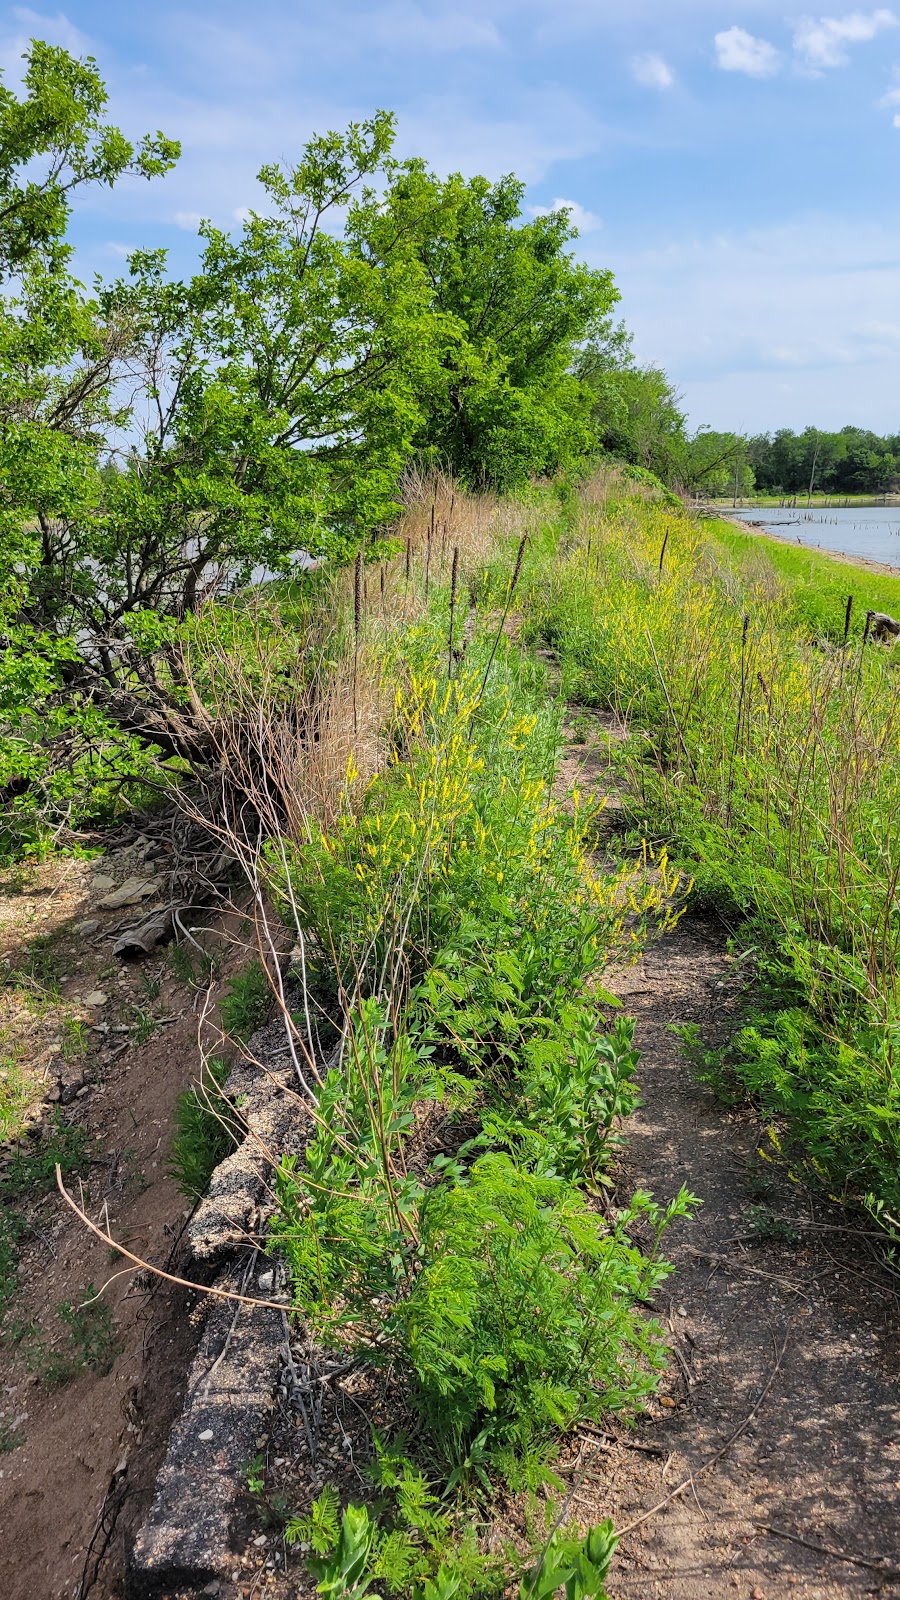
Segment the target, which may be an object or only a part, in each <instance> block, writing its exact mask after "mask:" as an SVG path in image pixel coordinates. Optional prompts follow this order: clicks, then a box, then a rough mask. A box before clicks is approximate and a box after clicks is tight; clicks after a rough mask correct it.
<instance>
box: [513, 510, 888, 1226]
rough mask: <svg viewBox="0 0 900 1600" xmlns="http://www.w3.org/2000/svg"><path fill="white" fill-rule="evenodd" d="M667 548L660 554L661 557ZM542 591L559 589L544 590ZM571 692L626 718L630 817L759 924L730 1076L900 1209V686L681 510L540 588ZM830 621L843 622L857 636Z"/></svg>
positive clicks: (758, 565)
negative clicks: (754, 1007)
mask: <svg viewBox="0 0 900 1600" xmlns="http://www.w3.org/2000/svg"><path fill="white" fill-rule="evenodd" d="M664 545H665V555H664V559H663V560H661V553H662V551H663V546H664ZM548 591H549V592H548ZM530 615H531V617H532V623H531V625H532V628H533V629H534V631H536V632H539V633H540V634H541V635H542V636H543V637H544V638H545V639H547V640H549V641H550V642H552V643H553V644H554V645H556V647H557V648H558V650H559V652H560V657H561V660H562V663H563V671H564V677H565V681H566V684H567V687H568V691H569V693H570V694H571V695H572V696H573V697H575V698H580V699H582V700H584V701H587V702H589V703H593V704H596V705H602V706H608V707H611V708H614V709H615V710H616V711H617V712H618V713H619V714H620V715H621V716H622V717H624V718H625V719H626V720H627V722H628V724H629V726H630V729H631V738H630V740H629V741H628V744H627V747H626V754H625V767H626V777H627V789H628V804H629V806H630V809H631V812H632V816H633V819H634V820H635V821H636V822H637V823H639V824H640V826H641V827H642V828H643V829H645V830H648V831H650V832H652V833H653V834H655V835H656V836H659V835H662V836H663V837H665V838H666V839H668V840H670V841H672V842H673V843H674V847H675V848H676V849H677V852H678V854H679V856H680V857H681V858H682V859H683V860H684V861H685V862H686V863H687V864H689V869H690V871H691V872H692V873H693V875H694V877H695V879H696V882H697V890H698V892H699V893H700V894H701V895H704V894H705V895H706V896H708V897H711V898H712V899H714V900H715V901H716V902H718V903H719V904H723V903H724V904H726V905H727V906H729V907H730V908H731V910H732V911H737V912H739V913H741V914H742V915H743V916H745V917H746V918H747V919H748V927H747V936H748V937H747V942H748V943H749V944H753V943H756V944H757V945H758V946H759V947H760V949H761V954H760V959H759V975H760V979H761V986H762V997H763V1004H762V1005H761V1007H760V1009H759V1014H758V1015H756V1016H755V1017H754V1018H752V1019H751V1020H750V1021H748V1024H747V1026H746V1027H744V1028H743V1029H742V1030H741V1031H740V1032H739V1033H738V1034H737V1036H736V1037H735V1039H734V1040H733V1041H732V1044H731V1047H730V1051H729V1055H728V1063H729V1066H730V1069H731V1071H732V1072H733V1073H735V1074H736V1075H737V1077H738V1079H739V1080H740V1082H741V1083H742V1084H743V1085H744V1086H745V1087H746V1088H747V1089H749V1090H750V1091H751V1092H752V1093H753V1094H754V1095H755V1096H756V1097H757V1098H758V1100H759V1102H760V1104H761V1105H762V1106H763V1107H764V1109H765V1110H766V1111H767V1112H769V1113H772V1114H779V1115H783V1116H784V1117H785V1118H786V1119H787V1121H788V1123H789V1124H790V1126H791V1128H792V1129H793V1130H794V1132H795V1133H796V1134H797V1135H798V1136H799V1139H800V1140H801V1141H802V1144H803V1146H804V1147H805V1149H806V1152H807V1154H808V1158H809V1160H810V1162H811V1164H812V1166H813V1167H814V1168H815V1169H816V1170H817V1171H818V1173H819V1175H820V1176H821V1177H822V1178H824V1179H826V1180H827V1181H828V1183H829V1184H832V1185H838V1186H839V1188H840V1190H841V1192H842V1193H845V1194H847V1195H852V1196H854V1197H856V1198H858V1199H862V1200H868V1203H869V1204H870V1205H871V1206H873V1207H874V1208H875V1209H882V1208H884V1207H887V1208H888V1212H889V1213H890V1215H891V1216H892V1217H893V1218H894V1219H896V1217H897V1216H898V1212H897V1209H896V1208H897V1206H898V1205H900V1162H898V1157H900V1063H898V1060H897V1056H896V1050H897V1044H898V1022H900V1010H898V998H900V997H898V973H900V911H898V899H897V891H898V880H900V839H898V835H897V831H896V828H895V827H894V826H893V822H892V819H893V818H895V817H896V815H897V809H898V806H900V765H898V760H897V757H898V753H900V680H898V679H897V676H896V673H895V670H894V668H893V666H892V663H891V657H890V655H889V654H888V653H886V652H885V651H883V650H882V649H881V648H879V647H873V646H871V645H867V646H865V648H864V647H863V644H862V641H861V639H860V636H859V634H858V633H857V635H856V636H855V641H854V638H853V636H851V639H850V642H849V643H848V646H847V648H839V647H838V648H835V647H831V646H829V645H828V644H827V642H825V643H819V642H817V641H815V640H811V638H810V628H809V625H808V622H807V620H806V619H805V617H803V616H802V615H801V616H798V612H797V608H796V603H795V599H794V597H793V596H792V594H791V591H790V589H789V587H787V586H786V584H785V583H784V582H783V581H781V580H780V579H779V577H778V576H777V575H776V573H775V572H774V571H773V570H772V568H771V567H767V565H766V563H765V561H764V559H762V558H761V556H760V555H759V554H758V553H757V552H755V551H754V552H753V553H752V559H750V560H748V561H747V562H746V563H745V564H743V565H742V564H741V563H739V562H735V561H729V560H728V559H727V557H726V554H725V553H724V552H723V550H722V548H721V546H720V545H718V544H717V543H716V542H715V541H714V540H710V538H708V537H707V535H706V534H705V532H704V530H703V528H702V527H701V526H698V525H697V524H695V523H693V522H692V521H690V520H688V519H687V518H686V517H685V516H683V515H681V516H679V515H677V514H675V513H673V512H672V511H671V509H670V508H661V507H658V506H654V505H652V504H651V505H647V504H640V505H639V504H637V503H632V504H629V505H625V506H624V507H621V508H619V509H618V510H613V511H612V512H610V511H607V514H606V515H605V517H603V518H602V519H598V520H596V521H595V523H594V526H593V528H592V549H591V553H590V554H588V550H587V538H586V536H585V530H582V533H581V537H580V539H579V541H578V542H577V544H576V545H575V547H574V548H572V549H571V550H569V551H568V552H567V553H564V554H563V556H562V559H561V560H560V561H559V563H558V565H557V566H556V567H555V569H554V570H553V571H552V572H551V573H548V574H546V575H545V583H544V587H543V589H541V588H540V587H538V586H537V585H536V586H535V587H534V589H533V591H532V596H531V602H530ZM845 615H846V611H845V608H844V607H842V608H841V617H840V628H839V629H838V619H837V616H835V619H834V629H833V631H840V632H842V631H843V623H844V617H845Z"/></svg>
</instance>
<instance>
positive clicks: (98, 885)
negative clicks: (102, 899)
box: [91, 872, 116, 894]
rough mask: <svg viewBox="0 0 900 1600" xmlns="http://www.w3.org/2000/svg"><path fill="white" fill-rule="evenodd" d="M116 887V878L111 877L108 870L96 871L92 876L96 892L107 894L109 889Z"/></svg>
mask: <svg viewBox="0 0 900 1600" xmlns="http://www.w3.org/2000/svg"><path fill="white" fill-rule="evenodd" d="M115 887H116V880H115V878H111V877H110V876H109V873H107V872H95V873H94V875H93V877H92V878H91V890H92V892H93V893H94V894H105V893H106V890H107V889H114V888H115Z"/></svg>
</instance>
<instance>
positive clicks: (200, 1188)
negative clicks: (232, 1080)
mask: <svg viewBox="0 0 900 1600" xmlns="http://www.w3.org/2000/svg"><path fill="white" fill-rule="evenodd" d="M229 1070H230V1069H229V1066H228V1063H227V1062H226V1061H223V1060H221V1059H220V1058H217V1057H213V1058H212V1059H211V1060H210V1061H208V1062H207V1063H206V1067H205V1069H204V1072H203V1077H202V1079H201V1082H200V1083H199V1084H198V1085H196V1086H195V1087H194V1088H192V1089H186V1090H185V1091H184V1092H183V1093H182V1094H180V1095H179V1096H178V1100H177V1102H176V1106H175V1135H174V1137H173V1139H172V1148H171V1155H170V1160H169V1172H170V1173H171V1174H172V1176H173V1178H174V1179H175V1182H176V1183H177V1185H178V1187H179V1189H180V1190H181V1192H182V1194H183V1195H185V1196H186V1197H187V1199H189V1200H192V1201H193V1200H198V1199H199V1198H200V1197H201V1195H204V1194H205V1193H206V1190H207V1188H208V1187H209V1180H210V1178H211V1177H212V1175H213V1172H214V1171H215V1169H216V1167H217V1166H218V1165H219V1162H220V1161H224V1159H225V1157H226V1156H227V1155H228V1154H229V1152H230V1151H231V1150H233V1149H234V1148H235V1145H236V1143H237V1120H236V1117H235V1113H234V1110H233V1109H232V1107H231V1105H230V1103H229V1101H228V1100H226V1098H225V1096H224V1095H223V1093H222V1086H223V1084H224V1082H225V1079H226V1078H227V1077H228V1073H229Z"/></svg>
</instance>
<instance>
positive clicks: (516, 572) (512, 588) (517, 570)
mask: <svg viewBox="0 0 900 1600" xmlns="http://www.w3.org/2000/svg"><path fill="white" fill-rule="evenodd" d="M527 543H528V535H527V533H523V535H522V537H521V539H520V540H519V551H518V555H517V556H516V564H515V567H514V568H513V575H512V578H511V580H510V585H509V588H508V590H507V592H506V604H505V606H504V607H503V615H502V617H501V618H500V624H499V627H498V628H497V632H496V633H495V634H494V642H493V644H492V645H491V653H490V655H489V656H488V663H487V666H486V667H485V669H484V677H483V678H482V680H481V688H480V689H479V691H478V702H479V704H480V703H481V701H482V699H483V697H484V691H485V688H486V687H487V681H488V673H489V672H490V670H491V667H492V666H493V664H494V657H495V655H496V654H497V646H498V644H499V643H500V635H501V634H502V632H503V629H504V627H505V626H506V619H507V617H508V616H509V608H510V606H511V605H512V603H513V595H514V594H515V592H516V585H517V584H518V582H519V577H520V574H521V572H522V562H523V561H524V560H525V546H526V545H527Z"/></svg>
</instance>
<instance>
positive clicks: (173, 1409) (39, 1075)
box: [0, 830, 246, 1600]
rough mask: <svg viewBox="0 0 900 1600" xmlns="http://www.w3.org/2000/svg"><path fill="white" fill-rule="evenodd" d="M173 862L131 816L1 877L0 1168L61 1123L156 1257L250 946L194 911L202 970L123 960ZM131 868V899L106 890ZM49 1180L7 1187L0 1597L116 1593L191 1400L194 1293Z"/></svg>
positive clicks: (125, 1224) (77, 1181)
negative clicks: (177, 1134) (209, 1066)
mask: <svg viewBox="0 0 900 1600" xmlns="http://www.w3.org/2000/svg"><path fill="white" fill-rule="evenodd" d="M170 866H171V853H170V850H169V847H168V845H167V843H166V842H165V840H163V841H160V840H159V839H157V838H155V837H151V836H150V835H149V834H145V835H141V834H140V833H137V834H135V832H134V830H127V831H126V832H125V833H124V834H123V833H119V834H117V835H115V836H113V837H112V838H111V839H110V841H109V848H108V850H107V851H106V852H105V854H104V855H103V856H102V857H100V858H98V859H97V860H96V861H94V862H93V863H85V862H78V861H64V860H60V861H56V862H53V863H49V864H48V865H47V866H45V867H38V868H32V869H28V871H23V872H20V873H18V874H16V873H13V874H8V875H7V877H6V879H5V880H4V885H3V888H4V893H3V896H2V901H0V911H2V915H0V935H2V947H0V956H2V959H3V962H4V966H3V969H2V972H0V977H2V979H3V995H4V997H5V1009H4V1015H3V1019H2V1020H3V1022H4V1024H5V1034H4V1039H3V1048H2V1049H0V1055H3V1056H4V1057H5V1059H6V1063H7V1067H6V1070H7V1071H8V1072H12V1071H15V1073H16V1074H17V1083H18V1084H19V1086H20V1088H21V1092H22V1095H23V1097H28V1098H30V1100H31V1106H30V1109H29V1112H28V1114H27V1122H26V1127H27V1132H25V1133H24V1134H23V1136H22V1137H21V1138H20V1139H19V1140H18V1141H17V1142H15V1143H13V1144H12V1145H9V1144H8V1145H7V1146H5V1147H4V1149H3V1152H2V1154H0V1176H2V1174H3V1173H7V1174H8V1173H9V1172H10V1171H11V1170H12V1167H13V1164H14V1163H16V1162H21V1161H22V1160H24V1161H25V1162H26V1165H27V1171H28V1173H29V1174H30V1173H31V1171H32V1169H36V1168H37V1167H39V1166H40V1164H41V1159H42V1154H43V1153H47V1155H48V1156H49V1157H50V1161H51V1163H52V1158H53V1156H54V1155H55V1154H56V1153H57V1148H58V1142H59V1139H60V1137H62V1139H63V1140H64V1143H65V1142H66V1141H68V1144H67V1145H66V1147H67V1148H68V1147H71V1144H72V1142H73V1141H74V1148H75V1149H76V1151H78V1152H80V1155H79V1157H78V1159H77V1162H76V1164H75V1166H74V1168H73V1171H72V1173H71V1174H70V1176H69V1177H68V1179H67V1182H68V1184H69V1187H70V1189H71V1190H72V1191H73V1193H74V1194H75V1195H76V1196H78V1195H79V1193H81V1192H82V1185H83V1186H84V1193H85V1194H86V1195H89V1196H90V1209H91V1212H92V1214H93V1215H97V1214H98V1213H99V1214H102V1215H103V1216H104V1217H105V1219H107V1220H108V1222H109V1226H110V1229H111V1231H112V1233H113V1234H114V1235H115V1236H116V1237H117V1238H119V1239H120V1240H122V1241H123V1243H125V1244H127V1246H128V1248H129V1249H130V1250H132V1251H134V1253H135V1254H136V1255H138V1256H140V1257H142V1258H145V1259H147V1260H149V1261H152V1262H154V1263H159V1264H163V1263H166V1262H167V1261H173V1262H175V1261H177V1260H178V1256H179V1240H180V1236H181V1233H182V1230H183V1228H184V1225H185V1222H186V1219H187V1217H188V1215H189V1212H190V1205H189V1202H188V1201H187V1200H186V1199H185V1196H184V1195H183V1194H182V1193H181V1192H180V1191H179V1189H178V1187H177V1185H176V1182H175V1181H174V1179H173V1177H172V1175H171V1173H170V1171H169V1163H170V1158H171V1142H172V1136H173V1131H174V1112H175V1105H176V1101H177V1099H178V1096H179V1094H180V1093H181V1091H182V1090H184V1089H185V1088H186V1087H188V1086H189V1085H190V1084H191V1083H192V1082H193V1081H195V1079H196V1074H197V1068H198V1049H197V1030H198V1016H199V1013H200V1010H201V1009H202V1007H203V1004H204V1003H205V1002H206V999H207V993H208V985H209V983H210V981H211V983H212V999H213V1002H214V999H215V995H216V994H217V993H218V992H219V991H220V989H221V985H222V983H223V982H224V981H225V980H226V979H227V977H228V976H229V974H230V973H231V972H232V971H233V970H234V968H235V966H236V965H239V964H240V962H241V961H242V960H246V955H245V953H244V951H243V947H242V940H241V937H240V932H239V923H240V918H239V917H236V916H234V915H231V916H229V915H228V914H227V913H224V914H223V913H222V911H221V910H216V909H215V907H212V906H210V907H206V908H204V909H205V913H206V914H203V915H199V914H198V915H197V916H196V917H194V918H192V919H191V920H192V922H193V923H194V924H195V925H196V924H201V923H202V924H203V925H204V926H205V927H206V928H208V929H210V932H209V934H208V935H207V934H204V935H203V938H207V939H208V940H209V944H210V949H211V951H212V952H213V954H214V959H215V963H216V969H215V975H214V977H213V978H212V979H211V980H210V978H209V974H208V972H204V971H202V970H201V969H200V967H198V970H197V971H196V973H194V975H193V978H192V976H191V970H190V962H188V963H187V964H185V963H184V962H183V961H182V962H181V963H180V964H179V963H178V962H175V963H174V964H173V961H172V957H171V951H167V950H166V949H161V950H159V951H156V952H154V953H152V954H151V955H150V956H149V957H147V958H142V959H141V960H139V961H133V962H131V961H120V960H117V959H115V958H114V957H113V956H112V945H113V943H114V941H115V938H116V935H117V932H118V931H119V930H120V929H121V926H122V925H123V923H127V922H128V921H129V920H131V921H134V920H135V918H140V917H141V916H143V915H144V913H145V912H146V910H147V909H148V908H149V907H150V906H151V905H152V904H153V903H154V902H160V903H162V902H164V901H165V899H166V895H167V892H168V885H167V880H166V873H167V871H168V869H169V867H170ZM135 881H137V882H138V883H142V884H143V885H144V886H145V887H144V888H143V889H141V890H140V892H137V891H135V892H136V893H137V898H130V899H129V903H127V904H121V905H118V906H112V907H108V906H104V905H103V904H102V903H101V902H102V901H103V900H104V899H106V898H107V897H108V896H110V895H112V896H113V897H115V896H116V894H117V893H118V892H119V891H120V890H121V889H122V887H123V885H127V884H128V883H129V882H132V883H133V882H135ZM147 886H149V887H147ZM176 969H177V971H176ZM210 1021H211V1023H212V1024H213V1025H214V1023H215V1010H214V1008H213V1010H212V1011H211V1013H210ZM51 1181H52V1165H51V1179H48V1178H47V1177H46V1174H45V1177H44V1180H43V1181H40V1180H37V1181H33V1180H32V1179H31V1178H30V1177H29V1178H28V1181H27V1182H26V1183H25V1184H24V1187H23V1191H22V1193H21V1194H16V1196H15V1197H14V1198H12V1199H10V1198H9V1197H7V1196H6V1195H4V1199H3V1204H4V1206H8V1207H9V1208H10V1211H12V1210H13V1209H14V1210H15V1212H16V1215H17V1218H18V1219H19V1221H18V1224H17V1227H18V1229H19V1236H18V1240H17V1253H18V1256H19V1266H18V1274H17V1277H16V1279H15V1283H14V1287H13V1290H12V1293H11V1296H10V1298H9V1301H8V1305H7V1309H6V1316H5V1319H4V1321H3V1324H2V1330H0V1441H2V1442H3V1450H2V1452H0V1527H2V1529H3V1538H2V1540H0V1595H2V1596H3V1600H75V1597H77V1600H113V1597H116V1600H118V1597H120V1596H121V1594H122V1592H123V1588H122V1585H123V1574H124V1561H125V1550H126V1546H127V1544H128V1542H129V1540H130V1538H131V1537H132V1535H133V1532H134V1530H135V1528H136V1527H137V1526H138V1525H139V1522H140V1520H141V1518H142V1516H143V1515H144V1514H145V1513H146V1509H147V1507H148V1506H149V1503H150V1499H151V1497H152V1493H153V1487H154V1482H155V1477H156V1472H157V1470H158V1467H159V1464H160V1461H161V1460H162V1457H163V1454H164V1451H165V1447H166V1443H167V1441H168V1436H169V1431H170V1428H171V1425H172V1422H173V1420H174V1418H175V1417H176V1415H177V1414H178V1411H179V1408H180V1405H181V1399H182V1390H183V1385H184V1378H185V1374H186V1372H187V1369H188V1366H189V1364H190V1359H191V1355H192V1352H193V1348H194V1345H195V1343H196V1336H197V1335H196V1327H195V1317H194V1309H195V1305H196V1302H197V1300H198V1298H199V1297H198V1296H196V1295H192V1294H190V1293H188V1292H187V1291H184V1290H182V1289H179V1288H177V1287H174V1286H171V1285H169V1284H166V1283H164V1282H161V1281H160V1280H158V1279H156V1278H148V1277H147V1275H145V1274H142V1273H135V1271H134V1270H133V1269H132V1268H129V1267H128V1266H127V1263H123V1261H122V1259H121V1258H120V1257H116V1258H115V1259H113V1258H112V1253H111V1252H110V1251H109V1250H108V1249H107V1248H106V1247H105V1246H104V1245H102V1244H101V1243H100V1242H98V1241H97V1240H95V1239H93V1238H92V1237H91V1236H90V1235H88V1234H86V1233H85V1231H84V1229H83V1228H82V1226H81V1224H80V1223H79V1222H78V1220H77V1219H76V1218H75V1217H74V1216H73V1215H72V1213H71V1212H69V1211H68V1210H67V1209H66V1208H65V1206H64V1205H63V1203H62V1202H61V1200H60V1199H59V1197H58V1195H57V1194H56V1192H55V1191H54V1190H53V1189H52V1188H51ZM123 1267H124V1269H125V1270H123ZM89 1285H93V1286H94V1287H95V1288H96V1289H99V1288H100V1287H101V1286H103V1285H107V1287H106V1288H105V1289H104V1294H103V1300H102V1302H98V1304H100V1305H103V1304H105V1305H106V1306H107V1307H108V1308H109V1316H108V1319H107V1318H106V1317H105V1314H104V1319H103V1320H102V1321H99V1322H96V1323H94V1324H92V1325H90V1330H89V1333H88V1338H89V1339H92V1340H93V1341H94V1342H93V1344H90V1345H89V1344H86V1343H85V1342H84V1341H82V1343H81V1344H80V1345H77V1344H73V1341H72V1339H71V1337H70V1334H69V1325H67V1324H66V1322H65V1320H64V1318H61V1317H60V1314H59V1308H60V1307H61V1306H65V1305H67V1304H69V1305H79V1304H80V1303H81V1302H82V1301H83V1300H84V1299H85V1297H86V1295H87V1292H88V1286H89ZM85 1355H88V1356H89V1357H91V1356H92V1357H96V1370H93V1369H92V1366H91V1365H90V1364H87V1365H85V1364H84V1362H83V1360H82V1358H83V1357H84V1356H85ZM73 1367H74V1373H72V1372H70V1373H69V1375H66V1370H67V1368H73ZM104 1367H108V1370H105V1371H104V1370H103V1368H104Z"/></svg>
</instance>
